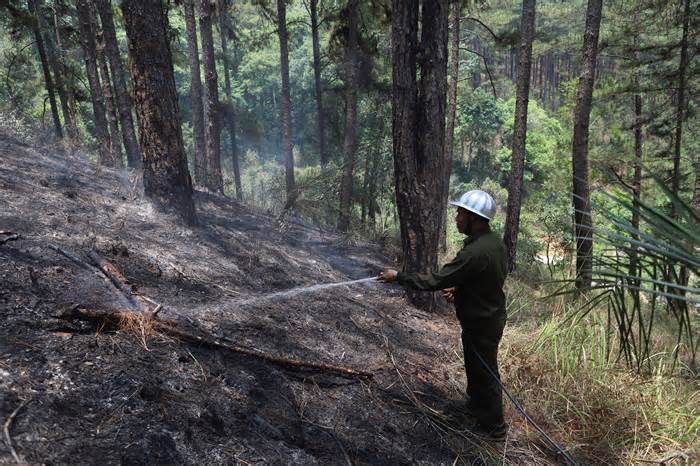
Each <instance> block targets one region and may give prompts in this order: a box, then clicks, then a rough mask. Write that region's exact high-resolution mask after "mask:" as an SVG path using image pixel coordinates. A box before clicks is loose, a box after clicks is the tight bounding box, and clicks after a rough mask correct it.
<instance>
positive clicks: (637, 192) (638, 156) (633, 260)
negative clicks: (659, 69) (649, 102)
mask: <svg viewBox="0 0 700 466" xmlns="http://www.w3.org/2000/svg"><path fill="white" fill-rule="evenodd" d="M635 81H636V80H635ZM635 84H636V85H637V86H639V84H638V81H637V82H636V83H635ZM642 142H643V140H642V96H641V95H640V94H638V93H637V94H635V95H634V176H633V178H632V196H633V199H632V222H631V223H632V227H633V228H634V229H635V230H639V221H640V200H641V197H642ZM632 237H633V238H634V239H635V240H639V237H638V235H637V234H636V233H633V234H632ZM634 250H636V246H635V245H632V252H631V253H630V275H631V276H633V277H635V276H637V262H638V260H637V254H636V252H634Z"/></svg>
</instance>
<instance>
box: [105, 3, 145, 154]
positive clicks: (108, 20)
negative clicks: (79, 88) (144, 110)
mask: <svg viewBox="0 0 700 466" xmlns="http://www.w3.org/2000/svg"><path fill="white" fill-rule="evenodd" d="M95 5H96V6H97V12H98V14H99V15H100V22H101V23H102V36H103V39H104V46H105V49H104V52H105V56H106V58H107V60H108V62H109V72H110V74H111V75H112V83H113V85H114V91H115V94H116V95H115V97H116V104H117V114H118V116H119V126H120V128H121V135H122V141H123V142H124V150H125V152H126V161H127V164H128V165H129V167H131V168H140V167H141V151H140V149H139V144H138V141H137V140H136V130H135V129H134V121H133V118H132V116H131V96H130V95H129V90H128V88H127V85H126V79H125V76H124V66H123V65H122V60H121V55H120V53H119V45H118V43H117V33H116V31H115V29H114V15H113V14H112V3H111V1H110V0H95Z"/></svg>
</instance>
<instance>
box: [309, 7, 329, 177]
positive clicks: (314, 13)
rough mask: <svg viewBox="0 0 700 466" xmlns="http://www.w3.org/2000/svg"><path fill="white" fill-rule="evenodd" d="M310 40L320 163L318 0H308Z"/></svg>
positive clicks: (324, 159) (322, 146)
mask: <svg viewBox="0 0 700 466" xmlns="http://www.w3.org/2000/svg"><path fill="white" fill-rule="evenodd" d="M309 8H310V10H311V42H312V45H313V53H314V87H315V90H316V118H317V120H318V155H319V157H320V159H321V165H322V166H324V165H326V162H328V154H326V130H325V124H326V117H325V115H324V113H323V88H322V87H321V47H320V44H319V40H318V0H310V2H309Z"/></svg>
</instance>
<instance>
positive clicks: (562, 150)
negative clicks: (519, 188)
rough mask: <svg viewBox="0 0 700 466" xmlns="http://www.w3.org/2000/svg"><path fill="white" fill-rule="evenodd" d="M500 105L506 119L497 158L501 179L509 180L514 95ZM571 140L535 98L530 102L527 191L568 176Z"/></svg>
mask: <svg viewBox="0 0 700 466" xmlns="http://www.w3.org/2000/svg"><path fill="white" fill-rule="evenodd" d="M500 106H501V112H502V115H503V120H504V126H503V145H502V146H501V148H500V149H499V151H498V153H497V154H496V160H497V164H498V167H499V168H500V171H501V179H502V180H507V179H508V174H509V173H510V164H511V158H512V150H511V149H512V145H513V125H514V122H515V98H511V99H508V100H507V101H503V102H501V104H500ZM568 142H569V141H568V134H567V132H566V131H565V129H564V127H563V126H562V125H561V123H560V122H559V121H558V120H557V119H556V118H554V117H551V116H549V115H548V114H547V112H546V111H545V110H544V109H543V108H542V107H541V106H540V105H539V104H538V103H537V101H536V100H533V101H530V104H529V106H528V118H527V141H526V144H525V170H524V173H523V178H524V188H525V192H526V193H528V192H530V191H534V190H537V189H540V188H541V187H542V186H543V185H545V184H546V183H547V182H549V181H550V180H551V179H554V178H563V177H564V176H565V174H566V170H567V169H568V167H569V165H570V163H569V160H568V156H569V154H568V149H569V147H568Z"/></svg>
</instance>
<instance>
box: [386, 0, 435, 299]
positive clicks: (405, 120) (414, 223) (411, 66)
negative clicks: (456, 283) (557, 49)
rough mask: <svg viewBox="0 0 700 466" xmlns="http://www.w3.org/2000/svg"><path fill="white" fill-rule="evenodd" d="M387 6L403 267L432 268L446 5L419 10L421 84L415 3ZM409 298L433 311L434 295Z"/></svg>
mask: <svg viewBox="0 0 700 466" xmlns="http://www.w3.org/2000/svg"><path fill="white" fill-rule="evenodd" d="M392 5H393V10H392V11H393V16H392V55H393V71H392V75H393V108H392V110H393V141H394V172H395V179H396V204H397V210H398V215H399V219H400V222H399V224H400V227H401V243H402V250H403V254H404V267H403V268H404V270H405V271H407V272H418V271H428V270H435V269H436V268H437V265H438V264H437V258H438V257H437V256H438V255H437V252H438V247H439V239H440V227H441V225H442V221H443V216H444V209H443V206H444V204H445V202H446V199H445V194H444V193H445V191H444V183H445V180H444V176H443V175H444V173H445V167H444V164H445V156H444V153H443V149H444V145H445V106H446V88H447V29H448V27H447V24H448V1H447V0H434V1H430V2H425V3H424V4H423V6H422V15H421V43H420V57H421V60H420V63H418V64H419V67H420V76H421V80H420V83H417V81H416V63H417V58H418V55H417V52H418V43H417V31H418V9H419V8H418V6H419V5H418V1H417V0H393V2H392ZM418 130H419V131H420V137H419V133H418ZM436 173H437V174H438V175H437V176H436ZM408 295H409V299H410V300H411V301H412V302H413V303H414V304H418V305H421V306H423V307H425V308H427V309H430V310H434V309H435V308H436V305H437V301H436V299H435V298H436V296H435V294H434V293H419V292H413V291H409V292H408Z"/></svg>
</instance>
